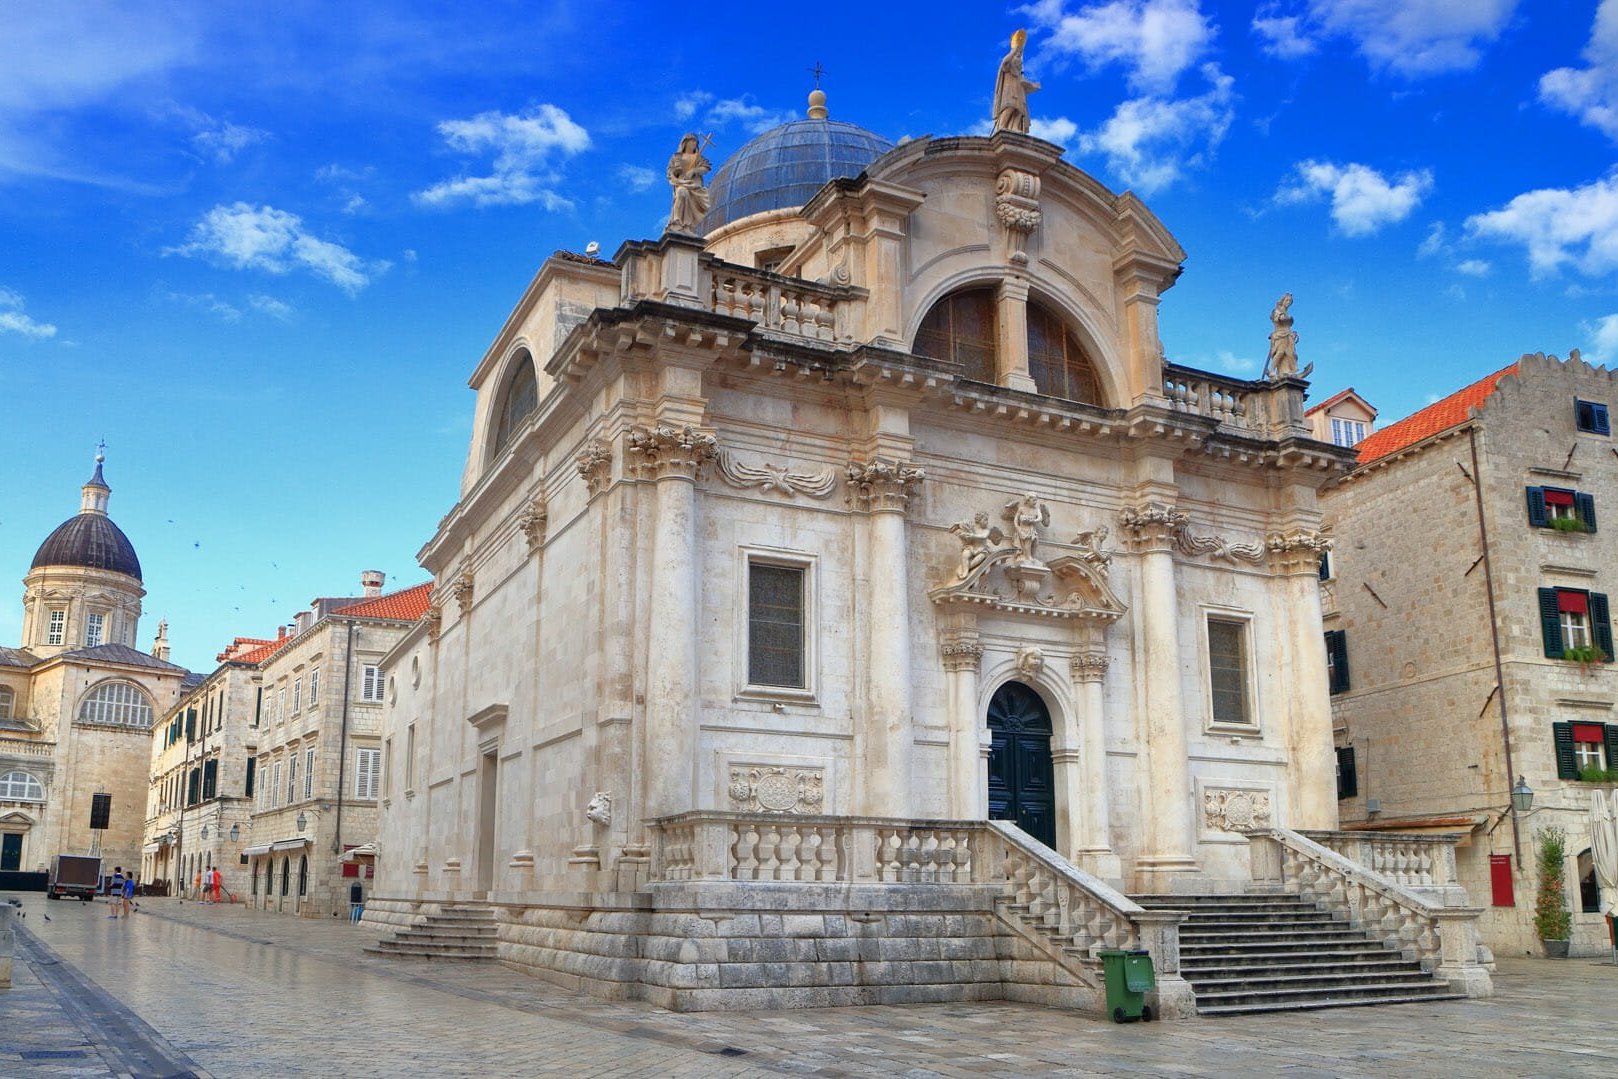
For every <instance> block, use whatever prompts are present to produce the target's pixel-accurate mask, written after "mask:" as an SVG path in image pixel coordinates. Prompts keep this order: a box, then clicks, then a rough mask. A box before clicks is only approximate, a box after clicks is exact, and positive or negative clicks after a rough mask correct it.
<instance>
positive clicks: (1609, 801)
mask: <svg viewBox="0 0 1618 1079" xmlns="http://www.w3.org/2000/svg"><path fill="white" fill-rule="evenodd" d="M1590 857H1591V859H1592V860H1593V861H1594V863H1595V871H1596V883H1597V884H1598V885H1600V887H1601V913H1602V914H1604V915H1606V916H1607V917H1608V918H1609V919H1611V918H1614V917H1618V790H1615V791H1612V792H1610V793H1609V792H1607V791H1602V790H1599V789H1598V790H1592V791H1591V792H1590ZM1610 931H1611V929H1610V923H1609V932H1610ZM1614 951H1615V955H1614V958H1615V959H1618V948H1615V949H1614Z"/></svg>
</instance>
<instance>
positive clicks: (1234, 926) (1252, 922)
mask: <svg viewBox="0 0 1618 1079" xmlns="http://www.w3.org/2000/svg"><path fill="white" fill-rule="evenodd" d="M1348 924H1349V923H1348V922H1346V921H1343V920H1342V919H1341V918H1335V917H1333V916H1332V915H1330V914H1327V913H1324V912H1322V913H1319V914H1285V915H1280V914H1265V915H1259V916H1255V917H1252V918H1242V917H1237V916H1235V915H1229V914H1221V915H1218V916H1216V917H1206V918H1197V917H1192V918H1187V919H1186V920H1185V921H1183V922H1181V923H1180V935H1181V936H1184V935H1185V934H1187V933H1218V932H1220V931H1222V930H1229V931H1233V932H1235V931H1243V930H1256V929H1263V928H1274V929H1308V928H1312V927H1314V926H1325V927H1331V926H1338V925H1342V926H1346V925H1348Z"/></svg>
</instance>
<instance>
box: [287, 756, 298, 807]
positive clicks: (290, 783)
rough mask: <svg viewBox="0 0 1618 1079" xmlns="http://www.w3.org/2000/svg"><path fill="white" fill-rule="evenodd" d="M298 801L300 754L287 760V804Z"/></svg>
mask: <svg viewBox="0 0 1618 1079" xmlns="http://www.w3.org/2000/svg"><path fill="white" fill-rule="evenodd" d="M297 800H298V754H297V753H293V754H292V755H291V756H290V757H288V758H287V802H288V803H289V804H290V803H292V802H296V801H297Z"/></svg>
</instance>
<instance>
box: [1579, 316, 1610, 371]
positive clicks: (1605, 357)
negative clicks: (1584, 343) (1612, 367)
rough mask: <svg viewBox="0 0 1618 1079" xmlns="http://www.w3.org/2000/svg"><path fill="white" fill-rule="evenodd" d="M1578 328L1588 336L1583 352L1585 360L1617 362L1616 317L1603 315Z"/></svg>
mask: <svg viewBox="0 0 1618 1079" xmlns="http://www.w3.org/2000/svg"><path fill="white" fill-rule="evenodd" d="M1579 328H1580V329H1581V330H1583V331H1584V332H1585V333H1587V334H1589V335H1590V344H1589V346H1588V347H1587V348H1585V349H1584V350H1583V352H1584V358H1585V359H1587V360H1592V361H1594V362H1596V363H1612V362H1613V361H1614V360H1618V315H1603V316H1602V317H1601V318H1598V319H1596V320H1595V322H1593V323H1592V322H1586V323H1584V324H1583V325H1582V326H1580V327H1579Z"/></svg>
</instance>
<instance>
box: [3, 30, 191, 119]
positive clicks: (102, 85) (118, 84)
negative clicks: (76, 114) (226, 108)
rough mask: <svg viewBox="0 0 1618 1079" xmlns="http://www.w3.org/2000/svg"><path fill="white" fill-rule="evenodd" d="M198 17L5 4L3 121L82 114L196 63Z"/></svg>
mask: <svg viewBox="0 0 1618 1079" xmlns="http://www.w3.org/2000/svg"><path fill="white" fill-rule="evenodd" d="M197 22H198V17H197V16H196V15H193V14H188V13H186V12H185V11H184V10H182V9H171V10H169V11H166V12H165V14H164V17H163V18H154V17H153V14H152V12H150V11H145V12H143V11H141V10H140V9H139V8H138V7H134V6H131V5H127V4H115V3H106V2H80V3H73V4H56V3H49V4H47V3H17V2H12V3H6V4H0V41H4V42H5V43H6V50H5V52H6V59H5V63H3V64H0V114H3V113H5V112H8V111H11V110H14V109H15V110H18V111H21V112H34V111H41V110H46V109H62V108H75V107H77V106H80V105H84V104H88V103H91V102H95V101H99V100H101V99H103V98H107V97H110V96H112V95H113V94H115V93H116V92H117V91H118V90H120V89H121V88H123V87H125V86H126V85H127V84H128V83H130V82H132V81H135V80H138V79H142V78H147V77H150V76H154V75H158V74H160V73H162V72H163V71H165V70H168V69H170V68H172V67H175V66H178V65H181V64H183V63H185V62H187V61H189V60H191V59H193V58H194V57H195V55H196V54H197V53H198V51H199V47H200V35H199V33H198V26H197V25H196V24H197Z"/></svg>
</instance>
